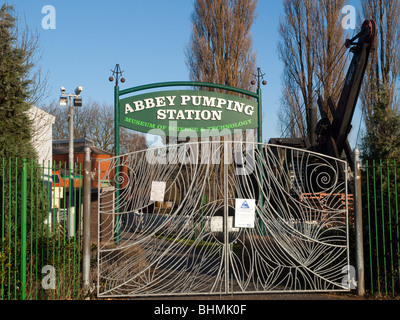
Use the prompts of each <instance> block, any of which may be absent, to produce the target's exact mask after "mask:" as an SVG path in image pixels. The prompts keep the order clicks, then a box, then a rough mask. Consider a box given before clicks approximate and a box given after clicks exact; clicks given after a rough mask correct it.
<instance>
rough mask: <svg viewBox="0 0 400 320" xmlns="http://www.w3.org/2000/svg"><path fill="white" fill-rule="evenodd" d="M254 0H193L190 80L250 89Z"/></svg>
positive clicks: (189, 48) (189, 47)
mask: <svg viewBox="0 0 400 320" xmlns="http://www.w3.org/2000/svg"><path fill="white" fill-rule="evenodd" d="M256 6H257V0H196V1H195V3H194V13H193V15H192V22H193V33H192V37H191V41H190V44H189V46H188V47H187V49H186V57H187V65H188V68H189V72H190V78H191V79H192V81H202V82H209V83H218V84H223V85H229V86H233V87H239V88H242V89H249V88H250V85H251V84H250V83H251V80H252V78H253V72H254V71H255V58H256V55H255V53H253V52H252V36H251V32H250V30H251V26H252V24H253V22H254V20H255V17H256Z"/></svg>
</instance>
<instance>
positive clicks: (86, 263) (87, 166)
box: [82, 147, 92, 290]
mask: <svg viewBox="0 0 400 320" xmlns="http://www.w3.org/2000/svg"><path fill="white" fill-rule="evenodd" d="M91 169H92V164H91V162H90V148H88V147H86V148H85V162H84V165H83V170H84V171H83V172H84V182H83V267H82V271H83V286H84V288H85V289H86V290H88V289H89V286H90V200H91V196H90V194H91V193H90V190H91V175H90V173H91Z"/></svg>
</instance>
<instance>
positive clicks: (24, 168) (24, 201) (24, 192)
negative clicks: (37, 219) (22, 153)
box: [21, 159, 28, 300]
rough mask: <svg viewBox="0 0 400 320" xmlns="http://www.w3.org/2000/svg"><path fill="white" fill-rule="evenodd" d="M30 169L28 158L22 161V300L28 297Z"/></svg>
mask: <svg viewBox="0 0 400 320" xmlns="http://www.w3.org/2000/svg"><path fill="white" fill-rule="evenodd" d="M27 180H28V170H27V165H26V159H23V163H22V184H21V300H25V299H26V231H27V230H26V229H27V228H26V220H27V216H26V204H27Z"/></svg>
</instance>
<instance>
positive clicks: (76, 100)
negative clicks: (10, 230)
mask: <svg viewBox="0 0 400 320" xmlns="http://www.w3.org/2000/svg"><path fill="white" fill-rule="evenodd" d="M82 90H83V88H82V86H78V87H77V88H76V89H75V94H70V93H65V88H64V87H61V97H60V106H67V105H68V99H69V116H68V131H69V142H68V162H69V172H70V174H69V176H70V179H69V199H70V201H69V205H68V222H69V226H68V234H69V236H70V237H73V236H74V235H75V208H74V204H73V192H72V191H73V186H72V184H73V170H74V108H73V107H82V99H81V97H80V94H81V92H82ZM72 98H73V105H72Z"/></svg>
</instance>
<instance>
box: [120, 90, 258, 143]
mask: <svg viewBox="0 0 400 320" xmlns="http://www.w3.org/2000/svg"><path fill="white" fill-rule="evenodd" d="M118 109H119V125H120V126H122V127H125V128H129V129H132V130H135V131H139V132H144V133H148V132H151V130H155V129H158V130H162V131H163V132H164V133H165V135H166V136H171V135H177V134H180V133H182V132H189V131H191V132H195V133H196V134H197V135H198V137H200V136H201V135H206V136H219V135H226V134H229V133H234V131H235V130H247V129H255V128H257V127H258V120H257V119H258V102H257V101H256V100H255V99H245V98H242V97H238V96H234V95H229V94H223V93H218V92H211V91H199V90H174V91H161V92H152V93H147V94H141V95H136V96H132V97H129V98H125V99H121V100H119V108H118Z"/></svg>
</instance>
